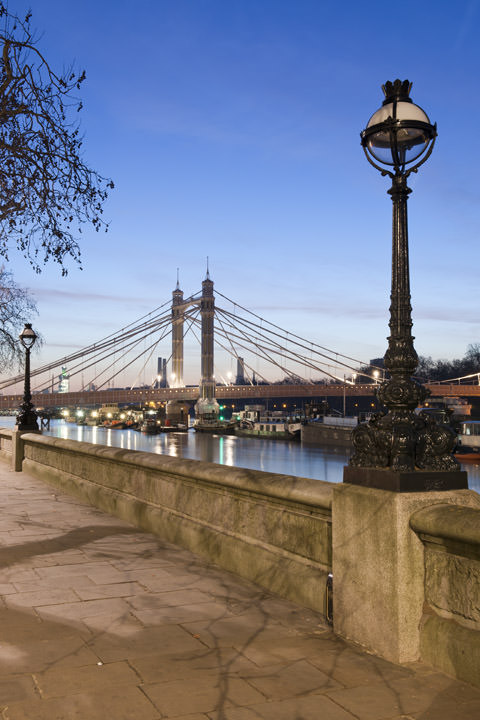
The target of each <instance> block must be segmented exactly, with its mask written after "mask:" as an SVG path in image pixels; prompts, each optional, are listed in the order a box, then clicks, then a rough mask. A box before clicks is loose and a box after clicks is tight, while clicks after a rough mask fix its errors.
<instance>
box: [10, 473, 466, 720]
mask: <svg viewBox="0 0 480 720" xmlns="http://www.w3.org/2000/svg"><path fill="white" fill-rule="evenodd" d="M0 512H1V521H0V595H1V605H0V717H1V718H2V720H105V718H114V719H115V720H157V719H158V720H160V718H176V720H355V719H356V720H467V719H468V720H474V718H480V691H479V690H476V689H474V688H472V687H471V686H469V685H465V684H463V683H460V682H457V681H454V680H452V679H451V678H449V677H447V676H445V675H443V674H441V673H438V672H435V671H433V670H431V669H429V668H427V667H425V666H423V665H420V664H414V665H408V666H402V667H398V666H395V665H392V664H390V663H387V662H385V661H383V660H380V659H378V658H375V657H373V656H371V655H367V654H365V653H363V652H361V651H360V650H359V649H357V648H355V647H353V646H351V645H349V644H347V643H344V642H343V641H341V640H339V639H338V638H336V637H335V636H334V634H333V632H332V631H331V629H330V628H329V627H327V626H326V625H325V624H323V622H322V618H321V617H320V616H319V615H317V614H316V613H314V612H310V611H309V610H305V609H303V608H300V607H298V606H296V605H294V604H292V603H289V602H287V601H284V600H280V599H279V598H277V597H275V596H273V595H271V594H269V593H267V592H264V591H262V590H261V589H259V588H258V587H256V586H255V585H253V584H251V583H248V582H246V581H244V580H240V579H238V578H237V577H235V576H233V575H230V574H229V573H227V572H225V571H223V570H219V569H218V568H216V567H214V566H211V565H208V564H207V563H205V562H203V561H202V560H201V559H199V558H198V557H196V556H194V555H192V554H191V553H189V552H187V551H185V550H182V549H180V548H178V547H175V546H172V545H168V544H166V543H163V542H162V541H160V540H159V539H158V538H156V537H155V536H153V535H149V534H147V533H144V532H139V531H138V530H136V529H135V528H133V527H132V526H130V525H128V524H127V523H124V522H121V521H119V520H118V519H116V518H113V517H111V516H109V515H106V514H104V513H102V512H100V511H98V510H96V509H95V508H92V507H90V506H87V505H85V504H83V503H82V502H80V501H78V500H76V499H74V498H71V497H70V496H67V495H65V494H62V493H59V492H58V491H57V490H55V489H53V488H51V487H49V486H48V485H45V484H43V483H42V482H40V481H38V480H36V479H34V478H32V477H29V476H28V475H26V474H24V473H13V472H11V471H10V470H9V468H8V467H7V466H6V465H4V464H2V463H0Z"/></svg>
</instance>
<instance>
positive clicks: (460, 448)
mask: <svg viewBox="0 0 480 720" xmlns="http://www.w3.org/2000/svg"><path fill="white" fill-rule="evenodd" d="M455 457H456V458H457V460H458V461H459V462H461V463H464V462H466V463H468V462H471V463H480V420H465V421H464V422H461V423H460V427H459V430H458V439H457V447H456V448H455Z"/></svg>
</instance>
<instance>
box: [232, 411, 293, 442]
mask: <svg viewBox="0 0 480 720" xmlns="http://www.w3.org/2000/svg"><path fill="white" fill-rule="evenodd" d="M301 429H302V422H301V418H300V417H291V416H290V415H288V414H287V413H283V412H281V411H275V410H274V411H272V412H268V411H266V410H265V408H263V407H261V406H248V405H247V406H246V407H245V410H242V411H241V412H240V413H239V415H238V426H237V427H236V428H235V435H238V436H240V437H258V438H268V439H270V440H295V439H300V432H301Z"/></svg>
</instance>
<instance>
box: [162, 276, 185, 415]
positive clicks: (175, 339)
mask: <svg viewBox="0 0 480 720" xmlns="http://www.w3.org/2000/svg"><path fill="white" fill-rule="evenodd" d="M184 320H185V302H184V299H183V291H182V290H180V283H179V279H178V270H177V286H176V288H175V290H174V291H173V292H172V377H171V380H170V387H174V388H181V387H184V385H183V324H184ZM188 407H189V406H188V403H185V402H181V401H177V400H169V401H168V402H167V406H166V409H165V414H166V418H167V420H168V421H169V422H171V423H186V422H187V420H188Z"/></svg>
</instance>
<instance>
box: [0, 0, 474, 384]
mask: <svg viewBox="0 0 480 720" xmlns="http://www.w3.org/2000/svg"><path fill="white" fill-rule="evenodd" d="M9 6H10V9H11V10H13V9H15V10H16V11H18V13H23V12H24V11H25V10H26V9H28V7H29V3H22V2H19V1H17V0H15V1H14V0H11V2H10V3H9ZM32 10H33V26H34V27H36V28H37V29H38V31H39V33H41V34H42V38H41V40H40V43H39V47H41V49H42V50H43V51H44V53H45V55H46V57H47V58H48V59H49V60H50V62H51V63H52V64H53V66H54V67H57V68H60V69H61V68H62V67H63V66H68V65H69V63H70V62H71V61H74V62H75V64H76V66H77V68H79V69H81V68H85V70H86V75H87V80H86V82H85V83H84V85H83V86H82V90H81V98H82V100H83V104H84V109H83V110H82V112H81V114H80V117H81V127H82V131H83V133H84V135H85V143H84V150H85V159H86V160H87V162H88V163H89V164H90V165H91V166H92V167H94V168H95V169H96V170H98V171H99V172H100V173H101V174H102V175H105V176H108V177H111V178H112V179H113V180H114V182H115V185H116V188H115V190H114V191H112V193H111V195H110V198H109V200H108V202H107V204H106V206H105V218H106V220H107V221H108V222H109V223H110V230H109V232H108V233H107V234H102V233H100V234H97V233H95V232H93V231H90V230H89V229H87V228H85V231H84V233H83V234H82V236H81V240H80V242H81V248H82V258H83V270H82V271H81V272H80V271H79V270H77V268H76V267H75V266H71V267H70V270H69V274H68V276H67V277H66V278H64V277H61V273H60V271H59V269H58V268H57V267H55V266H54V265H52V266H50V267H46V268H45V270H44V271H43V272H42V273H41V274H40V275H35V274H34V272H33V271H32V270H31V268H30V266H29V265H28V263H27V262H26V261H24V260H23V259H22V257H21V256H20V255H18V254H15V253H12V255H11V257H10V265H9V269H10V270H12V272H13V273H14V277H15V280H16V281H17V282H18V283H19V284H21V285H25V286H28V287H29V288H30V289H31V291H32V293H33V294H34V296H35V297H36V300H37V303H38V307H39V311H40V314H39V316H38V317H37V318H33V319H32V320H33V324H34V327H35V328H38V330H39V331H40V332H41V333H42V335H43V337H44V340H45V346H44V348H43V349H42V351H41V354H40V355H37V356H36V357H35V359H34V361H33V362H34V363H35V364H37V363H38V364H43V363H44V362H47V361H49V360H52V359H54V358H56V357H60V356H61V355H64V354H67V353H69V352H71V351H72V350H73V349H74V348H77V347H82V346H84V345H87V344H90V343H92V342H95V341H96V340H97V339H99V338H101V337H104V336H105V335H108V334H109V333H111V332H113V331H115V330H116V329H118V328H121V327H122V326H125V325H126V324H128V323H130V322H132V321H133V320H135V319H136V318H139V317H140V316H142V315H144V314H145V313H147V312H148V311H149V310H153V309H154V308H156V307H158V306H159V305H161V304H162V303H164V302H165V301H166V300H168V299H169V298H170V297H171V292H172V290H173V289H174V287H175V284H176V273H177V267H178V268H180V285H181V287H182V289H183V290H184V292H185V294H186V295H189V294H191V293H193V292H197V291H199V290H200V287H201V281H202V280H203V279H204V277H205V270H206V257H207V255H208V256H209V258H210V275H211V277H212V279H213V280H214V282H215V285H216V287H217V288H218V290H219V291H220V292H222V293H223V294H225V295H227V296H228V297H229V298H232V299H234V300H237V301H238V302H239V303H241V304H242V305H244V306H245V307H247V308H249V309H251V310H253V311H254V312H255V313H258V314H259V315H262V316H264V317H265V318H267V319H268V320H270V321H272V322H274V323H276V324H278V325H280V326H281V327H283V328H286V329H289V330H291V331H293V332H295V333H297V334H298V335H301V336H303V337H306V338H309V339H310V340H313V341H315V342H317V343H320V344H321V345H324V346H327V347H329V348H333V349H335V350H337V351H338V352H341V353H344V354H347V355H350V356H353V357H358V358H360V359H362V360H368V359H370V358H374V357H379V356H383V354H384V352H385V349H386V336H387V335H388V307H389V293H390V264H391V200H390V198H389V196H388V195H387V190H388V188H389V187H390V182H389V180H388V178H382V177H381V175H380V173H378V172H376V171H375V170H374V169H373V168H372V167H371V166H370V165H369V163H368V162H367V161H366V159H365V156H364V153H363V150H362V148H361V146H360V131H361V130H362V129H363V128H364V127H365V126H366V124H367V122H368V120H369V118H370V116H371V115H372V114H373V113H374V112H375V110H377V109H378V107H379V106H380V105H381V102H382V91H381V85H382V84H383V83H384V82H385V81H387V80H394V79H395V78H397V77H398V78H400V79H402V80H404V79H407V78H408V79H409V80H410V81H411V82H413V88H412V92H411V97H412V99H413V101H414V102H415V103H417V104H418V105H420V106H421V107H422V108H423V109H424V110H425V112H426V113H427V114H428V116H429V117H430V120H431V122H436V123H437V125H438V139H437V142H436V146H435V148H434V150H433V154H432V155H431V157H430V158H429V159H428V160H427V162H426V163H425V165H423V166H422V167H421V168H420V170H419V173H418V175H416V176H413V177H411V178H410V180H409V186H410V187H411V188H412V190H413V192H412V194H411V195H410V199H409V238H410V269H411V290H412V305H413V320H414V328H413V331H414V335H415V338H416V339H415V347H416V350H417V352H418V353H419V354H421V355H431V356H433V357H434V358H446V359H452V358H454V357H462V356H463V355H464V353H465V350H466V348H467V345H468V344H469V343H474V342H480V316H479V307H480V283H479V281H478V274H479V255H480V247H479V242H478V236H479V229H480V189H479V182H478V167H479V166H480V127H479V117H480V93H479V92H478V83H479V75H480V62H479V60H480V50H479V44H478V35H479V30H480V2H479V1H478V0H465V1H464V0H459V2H457V3H455V4H454V3H451V2H447V1H446V0H438V1H437V2H428V1H427V2H425V3H418V2H413V0H404V2H403V3H402V4H401V7H400V6H399V5H398V4H395V3H391V4H388V3H384V2H381V3H380V2H377V1H376V0H373V1H372V2H370V3H368V4H367V5H365V4H364V3H358V2H355V1H354V0H346V1H345V2H343V3H341V4H339V3H334V2H330V1H329V0H295V1H293V0H157V1H156V2H154V1H153V0H150V1H148V0H138V1H137V2H136V3H131V2H124V1H123V0H115V2H113V1H112V0H101V2H98V0H97V1H96V2H93V0H83V1H82V2H76V3H73V2H68V1H67V2H65V0H36V2H34V3H32ZM158 354H159V355H164V356H167V357H168V355H169V354H170V347H169V344H168V343H166V347H165V348H164V350H162V351H160V350H159V353H158ZM229 369H230V366H228V367H227V366H226V367H225V372H226V371H227V370H229ZM199 374H200V353H199V351H198V350H197V351H196V354H195V357H193V358H191V359H190V361H189V362H186V373H185V380H186V381H187V382H196V381H197V380H198V377H199ZM272 379H275V378H274V377H272Z"/></svg>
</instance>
